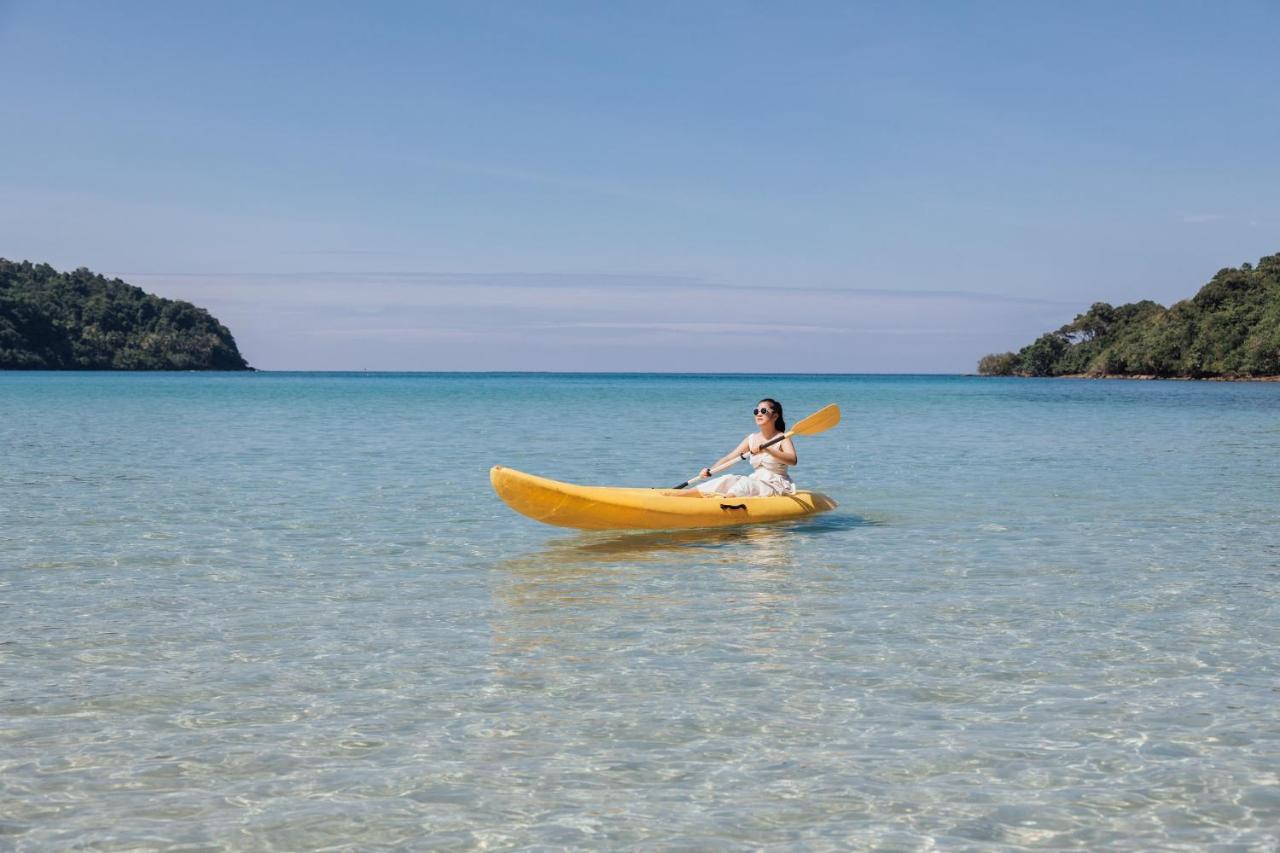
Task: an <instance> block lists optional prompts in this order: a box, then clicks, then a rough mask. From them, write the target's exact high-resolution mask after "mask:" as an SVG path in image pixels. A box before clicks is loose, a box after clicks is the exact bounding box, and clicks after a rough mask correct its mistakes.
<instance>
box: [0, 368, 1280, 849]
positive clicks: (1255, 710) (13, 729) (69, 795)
mask: <svg viewBox="0 0 1280 853" xmlns="http://www.w3.org/2000/svg"><path fill="white" fill-rule="evenodd" d="M761 397H774V398H776V399H778V400H780V401H781V402H782V403H783V404H784V407H785V414H786V416H787V418H788V420H790V421H791V422H792V423H794V422H795V421H797V420H799V419H800V418H802V417H804V416H805V415H807V414H809V413H811V412H814V411H816V410H818V409H819V408H821V407H823V406H825V405H827V404H829V403H836V404H838V405H839V406H840V407H841V409H842V411H843V421H842V422H841V423H840V425H839V426H838V427H836V428H834V429H832V430H830V431H828V432H825V433H823V434H821V435H816V436H809V437H802V438H797V439H796V445H797V449H798V452H799V457H800V459H799V465H797V466H796V467H795V468H794V469H793V475H794V477H795V479H796V480H797V482H798V484H799V485H800V487H801V488H806V489H812V490H815V491H821V492H823V493H826V494H828V495H830V496H831V497H832V498H834V499H835V500H836V501H837V502H838V503H839V509H838V510H837V511H835V512H832V513H829V514H826V515H822V516H818V517H815V518H813V519H810V520H805V521H800V522H795V523H784V524H776V525H766V526H757V527H744V528H736V529H719V530H710V531H678V532H633V533H625V532H605V533H600V532H596V533H580V532H575V531H572V530H567V529H561V528H553V527H548V526H545V525H542V524H539V523H537V522H534V521H531V520H529V519H527V518H524V517H522V516H520V515H517V514H516V513H514V512H512V511H511V510H510V509H509V508H507V507H506V506H505V505H504V504H503V503H502V502H501V501H500V500H499V499H498V498H497V496H496V495H495V494H494V493H493V491H492V489H491V487H490V485H489V469H490V467H491V466H493V465H504V466H509V467H512V468H517V469H520V470H524V471H528V472H531V473H536V474H540V475H544V476H548V477H553V478H556V479H560V480H566V481H570V482H575V483H584V484H601V485H630V486H658V487H670V486H672V485H674V484H676V483H678V482H680V481H682V480H685V479H687V478H689V477H690V476H691V475H693V474H695V473H696V472H697V471H698V470H699V469H700V468H701V467H702V466H703V465H706V464H708V463H710V462H713V461H714V460H715V459H717V458H718V457H720V456H721V455H723V454H725V453H727V452H728V451H729V450H731V449H732V448H733V446H734V445H735V444H736V443H737V442H738V441H739V440H740V439H741V438H742V437H743V436H744V435H746V434H747V433H748V432H750V431H752V430H753V428H754V427H753V419H752V417H751V409H752V408H753V406H754V405H755V404H756V402H757V401H758V400H759V399H760V398H761ZM743 472H744V473H745V468H744V469H743ZM1278 845H1280V384H1266V383H1247V382H1243V383H1225V382H1224V383H1217V382H1175V381H1168V382H1143V381H1123V380H1036V379H1003V378H978V377H965V376H830V375H816V376H802V375H785V376H778V375H728V376H708V375H606V374H580V375H572V374H521V373H515V374H408V373H404V374H397V373H274V372H258V373H235V374H218V373H173V374H124V373H16V372H9V373H0V849H4V850H18V851H27V850H55V849H56V850H66V849H92V850H153V849H156V850H158V849H181V850H190V851H194V850H347V849H349V850H372V849H388V848H391V849H458V850H469V849H521V848H534V849H541V850H557V849H584V848H588V849H624V850H671V849H678V850H748V849H772V850H792V849H804V850H843V849H854V850H864V849H874V850H901V851H915V850H920V851H925V850H1098V849H1103V848H1106V849H1120V850H1144V851H1148V850H1221V851H1228V850H1232V851H1234V850H1260V851H1261V850H1267V851H1270V850H1275V849H1276V848H1277V846H1278Z"/></svg>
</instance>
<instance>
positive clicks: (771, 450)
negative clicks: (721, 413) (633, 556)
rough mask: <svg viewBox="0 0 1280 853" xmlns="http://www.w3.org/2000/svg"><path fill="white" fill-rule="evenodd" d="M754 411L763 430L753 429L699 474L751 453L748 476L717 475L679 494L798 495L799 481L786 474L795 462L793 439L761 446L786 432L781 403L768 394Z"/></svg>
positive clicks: (704, 475)
mask: <svg viewBox="0 0 1280 853" xmlns="http://www.w3.org/2000/svg"><path fill="white" fill-rule="evenodd" d="M752 414H753V415H755V418H756V427H758V428H759V430H760V431H759V432H753V433H751V435H749V436H747V437H746V438H744V439H742V441H741V442H739V444H738V446H737V447H735V448H734V449H733V451H732V452H731V453H729V454H728V455H726V456H725V457H724V458H722V459H720V460H719V461H718V462H716V463H715V464H714V465H711V466H709V467H707V468H703V469H702V471H701V472H700V476H703V477H710V476H711V469H712V468H714V467H716V465H721V464H723V463H725V462H728V461H729V460H731V459H736V458H737V457H739V456H742V455H743V454H747V455H749V456H750V460H751V467H752V468H754V469H755V470H754V471H752V472H751V473H750V474H749V475H746V476H742V475H739V474H725V475H724V476H723V477H716V478H715V479H714V480H708V481H707V482H705V483H700V484H699V485H697V486H694V489H696V491H692V490H691V491H688V492H681V493H680V494H687V495H694V494H701V495H705V496H707V497H714V496H729V497H738V498H745V497H758V498H764V497H769V496H770V495H793V494H795V491H796V484H795V483H793V482H791V477H789V476H788V475H787V466H789V465H795V464H796V461H797V458H796V446H795V445H794V444H792V443H791V439H789V438H784V439H783V440H782V441H780V442H778V443H777V444H775V445H773V446H771V447H762V445H764V444H765V443H766V442H768V441H769V440H771V439H774V438H777V437H778V436H780V435H782V434H783V433H784V432H786V431H787V423H786V421H784V420H783V419H782V404H781V403H779V402H778V401H777V400H772V399H770V398H768V397H766V398H764V399H763V400H761V401H760V402H759V403H757V404H756V407H755V409H753V410H752Z"/></svg>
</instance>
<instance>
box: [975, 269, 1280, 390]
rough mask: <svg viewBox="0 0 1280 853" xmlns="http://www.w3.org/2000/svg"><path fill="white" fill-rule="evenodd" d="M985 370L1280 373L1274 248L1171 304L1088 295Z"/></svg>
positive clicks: (981, 369) (1279, 288)
mask: <svg viewBox="0 0 1280 853" xmlns="http://www.w3.org/2000/svg"><path fill="white" fill-rule="evenodd" d="M978 373H980V374H983V375H986V376H1133V377H1139V376H1141V377H1157V378H1168V379H1174V378H1181V379H1249V378H1256V377H1263V376H1266V377H1275V376H1280V254H1275V255H1270V256H1268V257H1265V258H1262V259H1261V260H1260V261H1258V264H1257V266H1253V265H1252V264H1247V263H1246V264H1241V265H1240V266H1239V267H1228V268H1226V269H1223V270H1221V271H1219V272H1218V274H1217V275H1215V276H1214V277H1213V280H1212V281H1210V282H1209V283H1208V284H1206V285H1205V286H1204V287H1202V288H1201V289H1200V292H1199V293H1197V294H1196V295H1195V296H1193V297H1192V298H1190V299H1184V300H1182V301H1181V302H1178V303H1175V304H1174V305H1173V306H1171V307H1169V308H1165V307H1163V306H1161V305H1158V304H1156V303H1155V302H1151V301H1149V300H1144V301H1142V302H1137V303H1133V304H1130V305H1121V306H1119V307H1113V306H1111V305H1108V304H1107V303H1105V302H1097V303H1094V305H1093V307H1091V308H1090V309H1089V310H1088V311H1087V312H1085V313H1084V314H1080V315H1079V316H1077V317H1076V318H1075V319H1074V320H1072V321H1071V322H1070V323H1068V324H1067V325H1065V326H1063V327H1062V328H1060V329H1058V330H1057V331H1055V332H1048V333H1046V334H1044V335H1041V336H1040V337H1039V338H1038V339H1036V340H1035V341H1034V342H1033V343H1031V344H1030V345H1029V346H1025V347H1023V348H1022V349H1020V350H1018V351H1017V352H1006V353H1002V354H998V355H988V356H985V357H984V358H983V359H982V360H981V361H980V362H979V363H978Z"/></svg>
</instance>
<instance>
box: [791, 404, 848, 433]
mask: <svg viewBox="0 0 1280 853" xmlns="http://www.w3.org/2000/svg"><path fill="white" fill-rule="evenodd" d="M838 423H840V407H839V406H837V405H836V404H835V403H832V404H831V405H830V406H824V407H823V408H821V409H818V411H816V412H814V413H813V414H812V415H809V417H807V418H805V419H804V420H802V421H800V422H799V423H797V424H796V425H795V426H793V427H792V428H791V429H790V430H788V432H789V433H790V434H792V435H817V434H818V433H820V432H826V431H827V430H829V429H831V428H832V427H833V426H835V425H836V424H838Z"/></svg>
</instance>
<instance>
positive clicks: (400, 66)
mask: <svg viewBox="0 0 1280 853" xmlns="http://www.w3.org/2000/svg"><path fill="white" fill-rule="evenodd" d="M1277 31H1280V5H1277V4H1275V3H1272V2H1229V3H1224V4H1205V3H1177V2H1162V3H1137V2H1135V3H1113V2H1112V3H1057V4H1050V3H996V2H982V3H973V4H961V3H904V4H899V3H874V4H862V3H844V2H841V3H818V2H813V3H802V4H795V5H792V6H784V5H781V4H776V3H745V2H744V3H737V2H735V3H716V2H705V3H660V2H634V3H586V2H583V3H563V2H511V3H483V2H468V3H425V2H423V3H390V2H387V3H370V4H351V3H342V4H339V3H334V4H320V3H296V4H290V3H218V4H195V3H130V2H121V3H83V4H80V3H60V2H39V3H27V2H17V3H13V2H9V3H6V2H3V0H0V81H2V82H0V110H2V111H3V115H5V116H6V118H7V119H8V121H7V123H6V124H7V126H6V129H5V132H4V133H3V134H0V256H3V257H7V258H11V259H30V260H37V261H47V262H49V263H51V264H53V265H54V266H56V267H59V268H73V267H78V266H87V267H89V268H91V269H93V270H95V271H99V272H103V273H105V274H109V275H115V276H120V277H122V278H124V279H126V280H127V281H129V282H131V283H134V284H137V285H139V286H141V287H144V288H146V289H147V290H149V291H151V292H154V293H158V294H160V295H162V296H167V297H172V298H182V299H189V300H191V301H193V302H196V303H197V304H200V305H202V306H205V307H207V308H209V309H210V310H211V311H213V312H214V314H215V315H217V316H218V317H219V318H220V319H222V320H223V321H224V322H226V323H227V325H229V326H230V327H231V329H232V331H233V332H234V333H235V334H236V337H237V340H238V342H239V344H240V346H241V349H242V351H243V352H244V353H245V355H246V357H247V358H248V359H249V360H250V362H251V363H253V364H254V365H255V366H257V367H260V368H266V369H356V370H358V369H364V368H367V369H391V370H501V369H535V370H574V369H586V370H699V371H701V370H726V371H734V370H742V371H751V372H757V371H767V370H778V371H818V372H860V371H867V372H916V371H921V372H967V371H972V370H973V369H974V367H975V364H976V361H977V359H978V358H979V357H980V356H982V355H983V354H985V353H988V352H993V351H1002V350H1006V349H1013V348H1017V347H1018V346H1021V345H1023V344H1025V343H1028V342H1030V340H1031V339H1033V338H1034V337H1035V336H1036V335H1038V334H1039V333H1041V332H1043V331H1046V330H1048V329H1050V328H1055V327H1057V326H1058V325H1061V324H1062V323H1065V322H1067V321H1069V320H1070V319H1071V318H1072V317H1073V316H1074V315H1075V314H1076V313H1078V312H1079V311H1082V310H1084V309H1085V308H1087V307H1088V305H1089V304H1091V303H1092V302H1094V301H1098V300H1105V301H1109V302H1112V303H1116V304H1118V303H1122V302H1128V301H1134V300H1137V299H1144V298H1149V299H1155V300H1157V301H1160V302H1163V303H1165V304H1168V303H1170V302H1172V301H1175V300H1177V299H1180V298H1184V297H1187V296H1190V295H1191V294H1192V293H1194V292H1195V290H1196V289H1197V288H1198V287H1199V286H1200V285H1202V284H1203V283H1204V282H1205V281H1206V280H1207V279H1208V278H1209V277H1210V276H1211V275H1212V274H1213V273H1214V272H1215V271H1216V270H1217V269H1219V268H1221V267H1223V266H1228V265H1235V264H1238V263H1240V262H1242V261H1254V260H1256V259H1257V258H1258V257H1259V256H1261V255H1264V254H1271V253H1273V252H1277V251H1280V156H1277V150H1278V148H1277V140H1278V139H1280V132H1278V131H1280V97H1278V95H1277V93H1280V61H1278V60H1276V59H1275V56H1274V53H1275V51H1274V50H1273V45H1272V43H1273V42H1274V34H1275V33H1276V32H1277Z"/></svg>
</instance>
